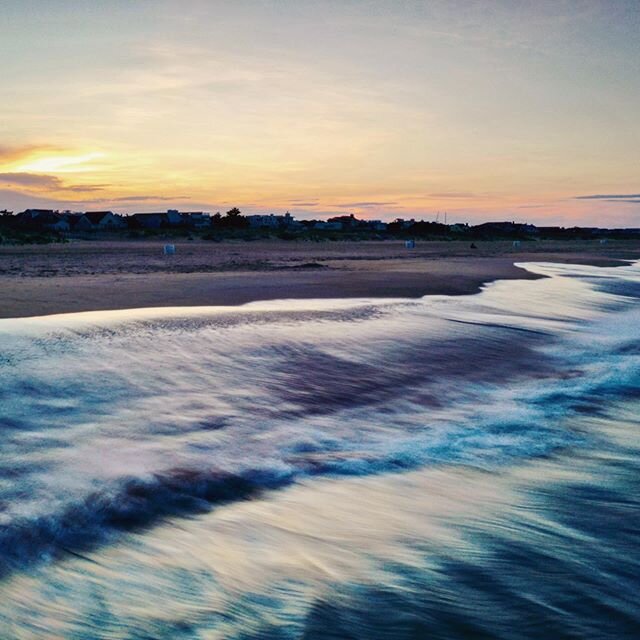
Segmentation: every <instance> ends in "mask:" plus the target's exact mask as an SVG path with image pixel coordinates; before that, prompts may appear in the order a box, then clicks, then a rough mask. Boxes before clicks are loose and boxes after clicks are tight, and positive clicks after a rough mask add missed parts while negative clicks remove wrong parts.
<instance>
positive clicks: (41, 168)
mask: <svg viewBox="0 0 640 640" xmlns="http://www.w3.org/2000/svg"><path fill="white" fill-rule="evenodd" d="M104 155H105V154H104V153H99V152H92V153H85V154H83V155H74V156H65V155H58V156H46V157H41V158H37V159H35V160H32V161H30V162H27V163H25V164H21V165H20V166H18V167H15V171H19V172H26V173H80V172H84V171H91V170H92V169H93V167H92V166H91V165H87V163H89V162H91V161H92V160H97V159H98V158H103V157H104Z"/></svg>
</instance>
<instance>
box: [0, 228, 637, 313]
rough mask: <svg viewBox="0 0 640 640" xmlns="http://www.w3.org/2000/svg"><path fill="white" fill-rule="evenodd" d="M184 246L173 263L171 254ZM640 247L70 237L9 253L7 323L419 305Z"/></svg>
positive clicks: (1, 257) (3, 252) (1, 267)
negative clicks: (197, 309) (121, 314)
mask: <svg viewBox="0 0 640 640" xmlns="http://www.w3.org/2000/svg"><path fill="white" fill-rule="evenodd" d="M166 243H172V244H173V243H175V246H176V253H175V255H170V256H165V255H164V254H163V246H164V244H166ZM638 257H640V240H639V241H610V242H608V243H606V244H600V243H598V242H595V241H575V242H552V241H542V242H525V243H522V245H521V246H520V247H515V248H514V247H513V244H512V243H511V242H477V248H476V249H472V248H471V247H470V244H469V243H468V242H418V243H417V244H416V247H415V248H413V249H407V248H405V246H404V243H403V242H401V241H384V242H349V241H346V242H320V243H317V242H288V241H280V240H273V241H255V242H223V243H214V242H204V241H179V242H176V241H175V240H171V239H167V240H166V241H162V240H131V241H121V240H120V241H118V240H115V241H106V240H100V241H72V242H69V243H65V244H51V245H25V246H10V245H5V246H0V292H1V294H2V304H1V305H0V317H3V318H12V317H13V318H15V317H28V316H40V315H48V314H59V313H72V312H80V311H94V310H109V309H114V310H115V309H131V308H147V307H173V306H179V307H189V306H209V305H211V306H220V305H224V306H226V305H239V304H245V303H248V302H253V301H259V300H278V299H292V298H294V299H313V298H319V299H330V298H419V297H422V296H424V295H434V294H441V295H465V294H472V293H477V292H478V291H479V290H480V288H481V287H482V285H484V284H486V283H488V282H492V281H495V280H504V279H508V280H512V279H531V278H536V277H539V276H537V275H535V274H532V273H529V272H527V271H525V270H523V269H521V268H519V267H517V266H516V264H517V263H521V262H529V261H535V262H555V263H576V264H588V265H593V266H615V265H619V264H624V262H623V261H625V260H632V259H634V258H636V259H637V258H638Z"/></svg>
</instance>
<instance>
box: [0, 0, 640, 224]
mask: <svg viewBox="0 0 640 640" xmlns="http://www.w3.org/2000/svg"><path fill="white" fill-rule="evenodd" d="M0 54H1V67H0V78H1V86H2V103H1V105H0V209H3V208H5V207H6V208H8V209H10V210H16V211H17V210H20V209H23V208H25V207H27V206H51V207H55V208H61V209H66V208H69V209H73V210H84V209H94V210H96V209H112V210H114V211H119V212H132V211H154V210H165V209H167V208H182V209H190V210H201V209H204V210H207V211H212V212H215V211H218V210H221V211H224V210H226V209H228V208H230V207H231V206H235V205H237V206H239V207H240V208H241V209H242V210H243V211H246V212H263V211H264V212H284V211H286V210H289V211H291V212H292V213H294V214H295V215H297V216H298V217H307V218H308V217H324V216H326V215H328V214H336V213H345V212H348V213H351V212H353V213H356V214H357V215H359V216H362V217H369V218H383V219H393V218H396V217H414V216H417V217H424V218H427V219H429V218H433V217H435V215H436V212H438V211H448V219H449V221H451V222H457V221H469V222H474V221H484V220H489V219H509V220H511V219H513V220H522V221H530V222H534V223H544V222H546V223H548V224H564V225H573V224H588V225H600V226H640V2H638V0H629V1H624V0H606V1H605V0H602V1H595V0H594V1H591V0H584V1H579V0H575V1H570V0H566V1H563V0H554V1H551V2H544V1H535V2H530V1H527V2H524V1H523V2H520V1H518V0H508V1H505V2H493V1H483V2H473V1H472V0H467V1H465V2H454V1H447V2H445V1H442V2H440V1H434V2H426V1H425V2H402V1H400V0H395V1H386V2H377V1H368V2H365V1H360V2H349V1H339V2H328V1H321V0H317V1H313V2H306V1H304V0H295V1H294V0H291V1H289V0H280V1H277V2H276V1H273V2H267V1H263V2H257V1H255V2H251V1H243V0H238V1H237V2H216V1H213V0H212V1H205V0H203V1H198V0H181V1H173V0H166V1H161V0H154V1H145V0H136V1H135V2H134V1H131V0H109V1H105V2H97V1H93V2H92V1H80V0H76V1H72V0H40V1H36V0H3V2H2V4H1V7H0Z"/></svg>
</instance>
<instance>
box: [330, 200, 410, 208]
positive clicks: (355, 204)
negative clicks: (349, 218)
mask: <svg viewBox="0 0 640 640" xmlns="http://www.w3.org/2000/svg"><path fill="white" fill-rule="evenodd" d="M397 204H398V203H397V202H392V201H387V202H375V201H371V202H345V203H343V204H334V205H333V206H334V207H339V208H340V209H353V208H360V207H363V208H365V207H385V206H386V207H388V206H393V205H397Z"/></svg>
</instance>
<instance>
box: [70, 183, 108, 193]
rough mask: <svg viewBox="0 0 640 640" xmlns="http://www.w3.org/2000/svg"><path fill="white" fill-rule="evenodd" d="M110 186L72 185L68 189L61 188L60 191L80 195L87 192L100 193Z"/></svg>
mask: <svg viewBox="0 0 640 640" xmlns="http://www.w3.org/2000/svg"><path fill="white" fill-rule="evenodd" d="M109 186H111V185H108V184H84V185H83V184H74V185H71V186H68V187H61V189H64V190H65V191H74V192H80V193H85V192H87V191H102V190H103V189H105V188H106V187H109Z"/></svg>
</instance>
